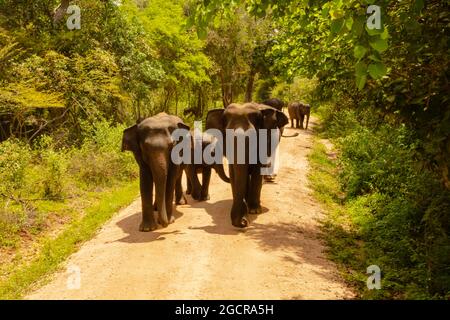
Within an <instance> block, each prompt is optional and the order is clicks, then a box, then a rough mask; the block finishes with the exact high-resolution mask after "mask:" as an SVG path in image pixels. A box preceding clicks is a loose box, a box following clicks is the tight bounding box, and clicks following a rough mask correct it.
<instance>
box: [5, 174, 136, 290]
mask: <svg viewBox="0 0 450 320" xmlns="http://www.w3.org/2000/svg"><path fill="white" fill-rule="evenodd" d="M137 195H138V181H134V182H133V183H128V184H125V185H122V186H120V187H119V188H117V189H115V190H113V191H106V192H104V193H102V195H101V196H100V197H98V198H96V200H95V201H94V203H93V205H91V206H89V207H88V208H86V209H85V210H84V215H82V216H81V217H80V218H78V219H76V220H74V221H72V222H71V223H70V224H68V225H67V226H66V227H65V228H64V229H63V231H62V232H60V233H59V235H58V236H57V237H55V238H50V237H47V238H45V239H43V240H42V241H43V243H42V246H41V249H40V251H39V253H38V254H37V256H36V257H35V258H34V259H32V260H31V261H29V262H24V263H22V264H20V265H17V266H15V267H14V270H13V271H12V272H11V273H10V275H9V276H8V277H7V278H6V279H4V280H2V281H1V282H0V299H20V298H22V297H23V296H24V295H25V294H26V293H27V292H29V291H30V289H31V288H32V287H33V288H35V287H36V286H38V285H42V284H43V281H41V280H43V278H45V276H47V275H49V274H51V273H52V272H54V271H56V270H57V269H58V267H59V266H60V264H61V263H62V262H63V261H65V259H66V258H67V257H69V255H71V254H72V253H74V252H75V251H76V250H77V249H78V248H79V247H80V245H81V244H82V243H83V242H84V241H86V240H89V239H91V238H92V237H93V236H94V235H95V233H96V231H97V230H98V229H99V228H100V227H101V226H102V225H103V224H104V223H105V222H106V221H108V220H109V219H110V218H111V217H112V216H113V215H114V214H115V213H116V212H117V211H118V210H119V209H121V208H123V207H124V206H126V205H128V204H129V203H131V202H132V200H133V199H134V198H136V196H137Z"/></svg>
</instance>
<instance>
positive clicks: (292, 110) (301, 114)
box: [288, 102, 311, 130]
mask: <svg viewBox="0 0 450 320" xmlns="http://www.w3.org/2000/svg"><path fill="white" fill-rule="evenodd" d="M288 113H289V118H291V127H292V128H294V120H296V126H295V127H296V128H301V129H303V122H304V120H305V116H306V126H305V130H306V129H308V123H309V117H310V114H311V106H310V105H309V104H304V103H302V102H293V103H291V104H290V105H289V106H288Z"/></svg>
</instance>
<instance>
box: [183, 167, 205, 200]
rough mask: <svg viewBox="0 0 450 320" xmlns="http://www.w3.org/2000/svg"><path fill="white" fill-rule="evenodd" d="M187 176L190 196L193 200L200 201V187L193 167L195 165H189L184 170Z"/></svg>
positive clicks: (195, 169)
mask: <svg viewBox="0 0 450 320" xmlns="http://www.w3.org/2000/svg"><path fill="white" fill-rule="evenodd" d="M186 171H187V175H188V177H189V180H190V182H191V196H192V198H193V199H194V200H201V196H202V195H201V192H202V191H201V190H202V185H201V184H200V180H198V176H197V168H196V167H195V164H190V165H188V166H187V168H186Z"/></svg>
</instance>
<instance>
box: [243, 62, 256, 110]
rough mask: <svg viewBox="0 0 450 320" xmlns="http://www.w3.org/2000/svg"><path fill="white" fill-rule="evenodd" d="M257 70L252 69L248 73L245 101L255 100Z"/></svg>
mask: <svg viewBox="0 0 450 320" xmlns="http://www.w3.org/2000/svg"><path fill="white" fill-rule="evenodd" d="M255 76H256V72H255V71H254V70H253V69H251V70H250V73H249V75H248V80H247V88H246V89H245V102H251V101H252V100H253V87H254V83H255Z"/></svg>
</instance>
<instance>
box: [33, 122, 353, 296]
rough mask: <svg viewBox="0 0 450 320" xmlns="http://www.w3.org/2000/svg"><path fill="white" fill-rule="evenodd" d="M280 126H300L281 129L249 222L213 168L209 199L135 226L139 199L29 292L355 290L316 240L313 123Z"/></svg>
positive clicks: (246, 293) (295, 292) (168, 293)
mask: <svg viewBox="0 0 450 320" xmlns="http://www.w3.org/2000/svg"><path fill="white" fill-rule="evenodd" d="M313 122H314V119H313ZM285 132H286V134H292V133H293V132H299V133H300V135H299V136H298V137H295V138H282V141H281V147H280V151H281V154H280V155H281V162H280V163H281V167H280V171H279V174H278V177H277V179H276V183H273V184H265V185H264V186H263V191H262V205H263V208H264V213H263V214H261V215H259V216H254V217H251V218H252V219H251V220H252V223H251V226H250V227H249V228H248V229H246V230H244V231H242V230H237V229H236V228H234V227H232V226H231V222H230V215H229V211H230V207H231V201H232V200H231V199H232V197H231V187H230V185H227V184H225V183H223V182H222V181H221V180H220V179H219V178H218V176H217V175H215V174H213V177H212V180H211V188H210V194H211V200H209V201H207V202H196V201H193V200H192V199H191V198H190V197H188V201H189V204H187V205H183V206H178V207H177V209H176V212H175V215H176V221H175V223H174V224H172V225H170V226H169V227H168V228H166V229H158V230H156V231H154V232H150V233H141V232H138V226H139V222H140V211H141V209H140V201H139V199H138V200H136V201H135V202H134V203H133V204H132V205H131V206H129V207H128V208H126V209H124V210H122V211H121V212H119V213H118V214H117V215H116V216H115V217H114V218H113V219H112V220H111V221H109V222H108V223H107V224H106V225H105V226H104V227H103V228H102V229H101V230H100V231H99V232H98V234H97V236H96V237H95V238H94V239H92V240H91V241H89V242H87V243H85V244H84V245H83V246H82V247H81V249H80V250H79V251H78V252H77V253H76V254H74V255H72V256H71V257H70V258H69V260H68V261H67V264H66V268H64V270H63V271H61V272H60V273H57V274H55V275H54V276H53V278H52V280H51V281H50V282H49V284H47V285H46V286H44V287H42V288H40V289H39V290H37V291H35V292H33V293H32V294H30V295H29V296H28V297H27V298H28V299H349V298H352V297H353V293H352V291H351V290H350V289H349V288H348V287H346V285H345V284H344V283H343V281H342V280H341V279H340V277H339V276H338V273H337V270H336V267H335V266H334V265H333V264H332V263H331V262H330V261H328V260H327V259H326V257H325V253H324V251H325V249H326V248H325V247H324V244H323V243H322V241H321V240H320V230H319V223H318V219H320V218H321V210H320V207H319V205H318V204H317V203H316V202H315V200H314V199H313V198H312V196H311V195H310V190H309V189H308V187H307V173H308V162H307V158H306V156H307V154H308V153H309V152H310V148H311V145H312V136H311V131H310V130H308V131H303V130H296V129H287V130H286V131H285ZM78 270H79V275H80V277H79V280H80V281H79V283H78V282H77V281H78V280H77V278H76V276H77V271H78ZM78 284H79V288H78Z"/></svg>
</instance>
